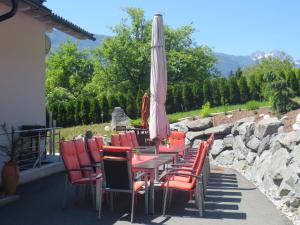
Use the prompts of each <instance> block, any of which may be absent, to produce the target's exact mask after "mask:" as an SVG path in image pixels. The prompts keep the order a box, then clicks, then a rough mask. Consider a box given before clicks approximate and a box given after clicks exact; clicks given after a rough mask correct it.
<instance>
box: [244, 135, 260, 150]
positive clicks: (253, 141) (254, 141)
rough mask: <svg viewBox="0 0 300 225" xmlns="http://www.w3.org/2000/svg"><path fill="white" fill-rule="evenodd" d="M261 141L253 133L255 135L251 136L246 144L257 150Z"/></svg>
mask: <svg viewBox="0 0 300 225" xmlns="http://www.w3.org/2000/svg"><path fill="white" fill-rule="evenodd" d="M260 143H261V141H260V140H259V139H258V138H257V137H255V136H254V135H253V136H251V137H250V139H249V141H248V142H247V144H246V146H247V147H248V148H250V149H251V150H252V151H254V152H257V149H258V147H259V145H260Z"/></svg>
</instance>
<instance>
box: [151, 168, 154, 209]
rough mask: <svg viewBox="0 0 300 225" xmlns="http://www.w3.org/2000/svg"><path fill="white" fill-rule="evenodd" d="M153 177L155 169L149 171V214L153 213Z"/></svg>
mask: <svg viewBox="0 0 300 225" xmlns="http://www.w3.org/2000/svg"><path fill="white" fill-rule="evenodd" d="M154 179H155V170H151V172H150V214H154Z"/></svg>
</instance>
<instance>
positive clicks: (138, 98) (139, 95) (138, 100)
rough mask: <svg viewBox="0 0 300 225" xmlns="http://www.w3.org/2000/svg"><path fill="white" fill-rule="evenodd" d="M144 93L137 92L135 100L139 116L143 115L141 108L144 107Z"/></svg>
mask: <svg viewBox="0 0 300 225" xmlns="http://www.w3.org/2000/svg"><path fill="white" fill-rule="evenodd" d="M143 95H144V93H143V91H142V90H139V91H138V92H137V95H136V98H135V107H136V111H137V116H140V115H141V107H142V98H143Z"/></svg>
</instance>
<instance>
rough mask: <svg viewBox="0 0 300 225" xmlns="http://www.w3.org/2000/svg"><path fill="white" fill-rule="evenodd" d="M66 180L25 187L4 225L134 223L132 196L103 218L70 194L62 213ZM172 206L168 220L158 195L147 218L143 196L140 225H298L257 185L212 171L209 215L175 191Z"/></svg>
mask: <svg viewBox="0 0 300 225" xmlns="http://www.w3.org/2000/svg"><path fill="white" fill-rule="evenodd" d="M63 188H64V175H63V174H61V173H60V174H55V175H52V176H50V177H47V178H44V179H41V180H38V181H35V182H32V183H29V184H26V185H22V186H21V187H20V188H19V190H18V192H19V194H20V196H21V197H20V200H19V201H17V202H15V203H12V204H10V205H7V206H5V207H3V208H0V224H1V225H96V224H122V225H123V224H124V225H125V224H130V218H129V213H130V212H129V210H130V198H129V196H126V194H125V195H120V196H118V199H119V201H117V200H116V201H115V204H114V206H115V209H114V212H111V211H109V209H108V207H107V205H106V204H104V209H103V214H102V215H103V219H102V220H98V219H97V212H96V211H95V210H94V209H93V207H92V204H91V201H90V200H89V199H87V198H85V197H84V194H83V193H81V194H80V195H79V196H78V197H77V198H75V195H74V193H72V192H71V191H70V194H69V198H68V199H69V201H68V204H67V207H66V208H65V209H62V208H61V206H62V197H63V190H64V189H63ZM173 196H174V197H173V201H172V207H171V208H169V209H168V210H167V216H166V217H162V216H161V212H162V201H161V199H162V191H161V190H160V189H159V188H157V190H156V199H155V200H156V201H155V203H156V213H155V215H151V216H146V215H145V214H144V199H143V195H142V196H139V198H138V204H137V205H136V208H135V209H136V210H135V223H139V224H172V225H177V224H205V225H244V224H247V225H248V224H249V225H259V224H263V225H290V224H292V223H291V222H290V221H289V220H288V219H287V218H286V217H285V216H284V215H283V214H282V213H281V212H280V211H279V210H278V209H276V207H275V206H274V205H273V204H272V203H271V202H270V201H269V200H268V199H267V198H266V197H265V196H264V195H263V194H262V193H261V192H260V191H259V190H257V189H256V187H255V186H254V185H252V184H251V183H250V182H248V181H247V180H246V179H245V178H244V177H242V176H241V175H240V174H239V173H237V172H235V171H234V170H230V169H226V170H224V171H220V170H215V171H212V175H211V178H210V181H209V185H208V191H207V197H206V200H205V206H206V212H205V214H204V217H203V218H199V216H198V212H197V210H196V208H195V205H194V204H193V202H188V194H187V193H183V192H175V193H174V194H173Z"/></svg>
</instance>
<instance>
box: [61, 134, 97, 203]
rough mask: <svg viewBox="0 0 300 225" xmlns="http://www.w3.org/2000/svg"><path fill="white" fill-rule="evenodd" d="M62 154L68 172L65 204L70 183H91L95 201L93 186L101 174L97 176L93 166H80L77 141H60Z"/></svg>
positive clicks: (75, 184)
mask: <svg viewBox="0 0 300 225" xmlns="http://www.w3.org/2000/svg"><path fill="white" fill-rule="evenodd" d="M60 154H61V157H62V160H63V163H64V165H65V168H66V172H67V176H66V183H65V190H64V197H63V206H65V203H66V195H67V186H68V184H71V185H74V186H76V187H79V186H82V185H90V187H91V190H92V197H93V201H94V199H95V198H94V192H93V187H94V185H95V184H96V180H97V179H100V178H101V174H97V176H95V175H94V171H93V169H92V168H91V167H84V168H82V167H81V166H80V162H79V160H78V156H77V152H76V147H75V143H74V141H73V140H71V141H60Z"/></svg>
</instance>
